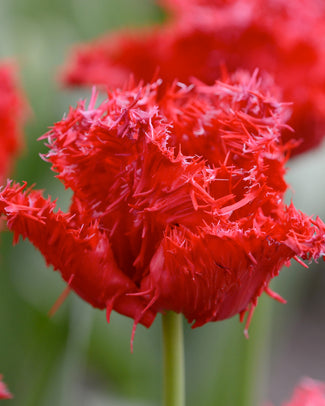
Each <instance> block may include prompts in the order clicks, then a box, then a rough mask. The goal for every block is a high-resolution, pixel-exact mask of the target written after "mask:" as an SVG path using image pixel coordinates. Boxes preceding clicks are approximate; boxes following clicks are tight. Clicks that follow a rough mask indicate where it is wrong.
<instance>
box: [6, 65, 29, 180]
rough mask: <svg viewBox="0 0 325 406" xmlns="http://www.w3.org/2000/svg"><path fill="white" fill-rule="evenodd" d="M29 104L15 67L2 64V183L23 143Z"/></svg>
mask: <svg viewBox="0 0 325 406" xmlns="http://www.w3.org/2000/svg"><path fill="white" fill-rule="evenodd" d="M26 111H27V104H26V101H25V98H24V96H23V93H22V91H21V90H20V89H19V86H18V84H17V80H16V72H15V67H14V66H13V65H12V64H9V63H2V64H1V65H0V146H1V148H0V182H1V183H2V182H3V181H4V179H6V176H7V175H8V172H9V170H10V169H11V167H12V163H13V160H14V158H15V157H16V154H17V152H18V150H19V149H20V148H21V144H22V125H23V122H24V119H25V117H26Z"/></svg>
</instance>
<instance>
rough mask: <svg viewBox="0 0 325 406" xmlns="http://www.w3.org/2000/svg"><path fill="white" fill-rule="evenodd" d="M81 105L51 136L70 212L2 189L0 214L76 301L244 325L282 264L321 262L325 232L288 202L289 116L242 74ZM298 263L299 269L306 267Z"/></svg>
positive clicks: (146, 316) (140, 314)
mask: <svg viewBox="0 0 325 406" xmlns="http://www.w3.org/2000/svg"><path fill="white" fill-rule="evenodd" d="M160 87H161V83H160V82H157V83H153V84H150V85H147V86H142V87H141V86H140V87H136V88H134V89H127V90H115V91H113V92H111V93H109V95H108V99H107V100H105V101H104V102H102V103H101V104H100V105H99V106H98V107H97V108H96V107H95V95H94V96H93V98H92V99H91V102H90V104H89V107H88V108H87V107H86V105H85V103H84V102H82V103H80V104H79V105H78V106H77V108H75V109H73V108H71V109H70V111H69V113H68V114H67V116H65V117H64V118H63V119H62V121H60V122H58V123H56V124H55V125H54V126H53V128H52V129H51V130H50V131H49V132H48V133H47V134H46V136H45V137H46V138H47V139H48V147H49V152H48V154H47V155H46V156H45V159H46V160H48V161H49V162H51V164H52V169H53V171H54V172H56V173H57V177H58V178H59V179H60V180H61V181H62V182H63V183H64V185H65V187H67V188H71V189H72V191H73V198H72V204H71V207H70V210H69V211H68V212H67V213H63V212H62V211H60V210H55V207H56V204H55V202H52V201H51V200H50V198H48V199H46V198H44V197H43V195H42V192H40V191H36V190H32V189H26V187H25V185H23V186H20V185H18V184H13V183H9V184H8V185H7V186H6V187H5V188H4V189H3V190H2V191H1V194H0V213H2V214H4V215H5V216H6V217H7V224H8V227H9V229H10V230H12V231H13V232H14V241H15V242H17V240H18V237H19V236H20V235H21V236H22V237H23V238H28V239H29V240H30V241H31V242H32V243H33V244H34V245H35V246H36V247H37V248H38V249H39V250H40V251H41V253H42V254H43V255H44V258H45V259H46V261H47V263H48V264H52V265H53V267H54V269H55V270H58V271H59V272H60V273H61V275H62V277H63V279H64V280H65V281H66V282H67V283H68V286H69V288H71V289H73V290H74V291H75V292H76V293H77V294H79V295H80V296H81V297H82V298H83V299H84V300H86V301H87V302H89V303H90V304H92V305H93V306H95V307H98V308H102V309H106V310H107V316H108V318H109V315H110V312H111V311H112V309H113V310H115V311H117V312H119V313H121V314H124V315H126V316H129V317H131V318H133V319H134V321H135V325H136V324H137V323H138V322H140V323H142V324H143V325H145V326H147V327H148V326H150V325H151V323H152V322H153V320H154V318H155V316H156V314H157V312H165V311H168V310H173V311H175V312H178V313H183V314H184V315H185V317H186V318H187V319H188V321H189V322H190V323H193V327H196V326H201V325H203V324H205V323H207V322H209V321H216V320H222V319H225V318H228V317H231V316H233V315H235V314H237V313H241V314H242V315H243V314H244V313H245V312H246V311H249V314H250V315H251V314H252V311H253V309H254V307H255V306H256V303H257V299H258V297H259V296H260V295H261V293H262V292H267V293H269V294H271V295H272V296H274V297H277V296H276V295H275V294H273V293H272V292H271V291H270V289H269V287H268V286H269V283H270V280H271V279H272V278H273V277H275V276H276V275H277V274H278V273H279V271H280V269H281V267H282V266H283V265H288V264H289V261H290V259H292V258H295V259H297V260H298V261H300V262H301V263H302V261H301V259H304V260H308V261H310V260H312V259H317V258H318V257H320V256H321V255H323V253H324V251H325V244H324V243H325V225H324V224H323V222H322V221H321V220H320V219H318V218H316V219H312V218H309V217H307V216H306V215H304V214H303V213H301V212H300V211H297V210H296V209H295V208H294V206H293V205H292V204H291V205H290V206H288V207H287V206H286V205H285V204H284V202H283V196H284V192H285V191H286V189H287V185H286V183H285V181H284V179H283V176H284V173H285V163H286V160H287V155H286V154H287V149H288V146H287V145H283V144H282V141H281V138H280V134H281V130H282V129H283V128H286V123H285V121H286V119H287V108H286V106H285V105H282V104H280V103H278V102H277V101H276V100H275V99H274V98H273V97H272V96H271V95H270V93H269V90H268V89H269V84H268V83H265V82H263V81H262V80H261V79H260V78H257V76H256V75H254V76H252V77H250V76H248V75H246V74H245V73H243V72H240V73H238V74H236V75H235V76H234V77H232V78H230V79H228V81H227V82H226V83H222V82H217V83H216V84H214V85H212V86H208V85H204V84H202V83H193V84H192V85H190V86H184V85H174V86H172V87H169V88H167V89H165V92H164V94H163V96H162V95H161V94H160V93H159V90H160ZM300 258H301V259H300Z"/></svg>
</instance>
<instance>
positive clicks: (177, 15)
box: [63, 0, 325, 154]
mask: <svg viewBox="0 0 325 406" xmlns="http://www.w3.org/2000/svg"><path fill="white" fill-rule="evenodd" d="M160 2H161V4H162V6H163V7H165V8H166V9H167V11H168V12H169V15H170V18H169V19H168V21H167V22H166V23H165V24H164V25H161V26H155V27H153V28H152V29H143V30H138V31H134V32H132V31H129V30H128V31H127V30H124V31H120V32H117V33H116V32H115V33H112V34H109V35H106V36H103V37H102V38H99V39H97V40H95V41H93V42H90V43H89V44H86V45H81V46H78V47H77V48H76V49H75V50H73V52H72V55H71V56H70V58H69V61H68V63H67V66H66V68H65V73H64V75H63V76H64V81H65V82H66V83H67V84H70V85H80V84H87V85H88V84H105V85H109V86H113V87H114V86H121V85H122V84H123V83H125V81H126V80H128V78H129V76H130V74H133V75H134V76H135V78H136V80H140V79H144V80H145V81H151V80H152V78H153V77H154V75H155V74H158V75H159V77H161V78H163V80H164V81H165V82H173V81H174V80H175V78H176V79H178V80H180V81H181V82H183V83H186V84H188V83H189V81H190V79H191V78H192V77H196V78H198V79H200V80H202V81H204V82H205V83H209V84H212V83H214V81H215V80H216V79H219V78H220V67H221V66H223V65H225V66H226V68H227V69H228V70H229V71H230V72H234V71H235V70H236V69H238V68H244V69H249V70H251V71H253V70H254V69H255V68H259V69H261V71H267V72H269V73H271V74H272V75H273V76H274V78H276V81H277V84H278V85H279V86H280V88H281V89H282V90H283V100H286V101H290V102H293V103H294V107H293V115H292V118H291V120H290V122H289V124H290V125H291V126H292V127H293V128H294V129H295V130H296V133H294V134H293V133H292V132H288V131H286V132H284V133H283V137H284V138H285V140H288V139H289V138H291V139H292V138H294V139H296V140H298V141H299V143H300V146H299V147H298V148H297V149H296V150H294V151H293V154H297V153H300V152H303V151H305V150H308V149H310V148H312V147H315V146H317V145H318V144H319V143H320V141H321V140H322V139H323V136H324V134H325V69H324V66H325V42H324V40H323V39H324V37H325V24H324V20H325V4H324V2H323V1H322V0H277V1H273V0H218V1H214V0H213V1H211V0H210V1H208V0H189V1H186V0H176V1H173V0H161V1H160ZM157 72H158V73H157ZM302 141H303V142H302Z"/></svg>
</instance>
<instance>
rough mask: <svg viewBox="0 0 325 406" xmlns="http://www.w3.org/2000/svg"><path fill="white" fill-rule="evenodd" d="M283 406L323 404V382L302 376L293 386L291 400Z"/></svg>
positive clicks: (316, 405) (321, 405)
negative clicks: (299, 381) (294, 386)
mask: <svg viewBox="0 0 325 406" xmlns="http://www.w3.org/2000/svg"><path fill="white" fill-rule="evenodd" d="M283 406H325V384H324V383H323V382H318V381H315V380H313V379H311V378H304V379H303V380H302V381H301V383H300V384H299V385H298V386H297V387H296V388H295V390H294V393H293V396H292V398H291V400H290V401H289V402H286V403H283Z"/></svg>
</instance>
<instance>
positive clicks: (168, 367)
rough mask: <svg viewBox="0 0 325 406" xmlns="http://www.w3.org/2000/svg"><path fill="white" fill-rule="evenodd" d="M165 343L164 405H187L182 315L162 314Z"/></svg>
mask: <svg viewBox="0 0 325 406" xmlns="http://www.w3.org/2000/svg"><path fill="white" fill-rule="evenodd" d="M162 325H163V343H164V406H185V368H184V338H183V322H182V316H181V315H180V314H177V313H174V312H167V313H166V314H164V315H163V316H162Z"/></svg>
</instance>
